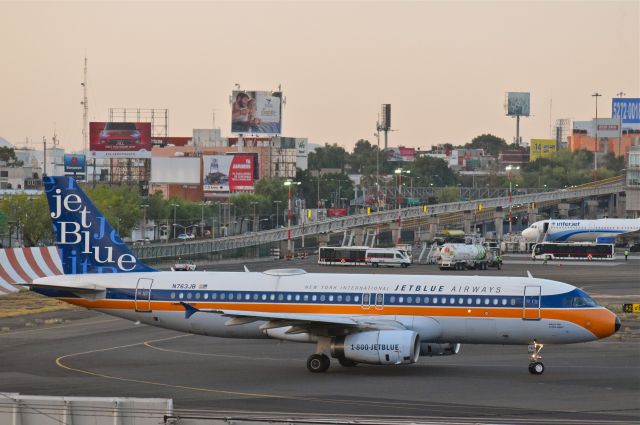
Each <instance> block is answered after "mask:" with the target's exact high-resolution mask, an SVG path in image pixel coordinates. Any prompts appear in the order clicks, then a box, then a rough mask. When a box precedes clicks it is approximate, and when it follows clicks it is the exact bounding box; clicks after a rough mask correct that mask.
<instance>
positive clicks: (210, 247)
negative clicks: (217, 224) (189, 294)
mask: <svg viewBox="0 0 640 425" xmlns="http://www.w3.org/2000/svg"><path fill="white" fill-rule="evenodd" d="M596 183H597V182H595V183H591V184H588V185H585V186H582V187H577V188H573V189H562V190H556V191H552V192H543V193H529V194H524V195H514V196H512V200H511V201H509V197H499V198H490V199H483V200H476V201H462V202H451V203H446V204H436V205H429V206H428V207H427V211H426V213H425V212H424V211H423V208H422V207H421V206H420V207H408V208H400V209H394V210H387V211H380V212H372V213H371V215H367V214H357V215H351V216H347V217H340V218H335V219H330V220H325V221H320V222H316V223H305V224H304V226H303V225H297V226H291V239H296V238H299V237H300V236H301V235H302V234H303V231H304V235H305V236H313V235H318V234H323V233H332V232H342V231H345V230H349V229H354V228H359V227H373V226H384V225H388V224H390V223H394V222H398V220H400V221H401V222H402V223H406V222H407V221H409V222H412V221H413V222H415V221H416V220H419V219H426V218H427V217H430V216H439V215H443V214H448V215H450V214H456V213H458V214H461V213H462V212H464V211H476V210H477V208H478V205H479V204H480V203H481V204H482V207H483V210H490V209H495V208H498V207H501V208H508V207H509V206H510V205H518V204H520V205H528V204H531V203H532V202H535V203H536V204H542V203H559V202H561V201H564V200H571V199H579V198H589V197H595V196H604V195H611V194H615V193H619V192H623V191H624V182H623V181H622V179H617V178H616V179H610V180H609V181H606V182H600V185H595V184H596ZM303 228H304V230H303ZM288 231H289V229H287V228H280V229H272V230H266V231H261V232H255V233H254V232H251V233H244V234H242V235H237V236H229V237H223V238H216V239H210V240H199V241H191V242H179V243H169V244H162V245H146V246H138V247H133V248H132V249H133V251H134V253H135V254H136V256H137V257H138V258H140V259H142V260H161V259H169V258H177V257H180V256H185V257H186V256H197V255H206V254H210V253H215V252H220V251H226V250H232V249H238V248H245V247H251V246H257V245H266V244H270V243H273V242H278V241H283V240H287V234H288Z"/></svg>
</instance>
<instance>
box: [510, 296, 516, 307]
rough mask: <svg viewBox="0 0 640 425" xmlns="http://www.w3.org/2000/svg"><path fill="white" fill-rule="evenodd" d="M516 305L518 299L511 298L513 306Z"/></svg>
mask: <svg viewBox="0 0 640 425" xmlns="http://www.w3.org/2000/svg"><path fill="white" fill-rule="evenodd" d="M515 305H516V299H515V298H511V306H515Z"/></svg>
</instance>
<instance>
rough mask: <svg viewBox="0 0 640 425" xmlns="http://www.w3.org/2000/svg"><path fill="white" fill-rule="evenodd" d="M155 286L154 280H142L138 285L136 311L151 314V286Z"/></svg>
mask: <svg viewBox="0 0 640 425" xmlns="http://www.w3.org/2000/svg"><path fill="white" fill-rule="evenodd" d="M152 285H153V279H147V278H140V279H138V284H137V285H136V292H135V305H136V311H139V312H149V311H151V286H152Z"/></svg>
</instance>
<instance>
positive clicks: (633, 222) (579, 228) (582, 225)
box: [522, 218, 640, 243]
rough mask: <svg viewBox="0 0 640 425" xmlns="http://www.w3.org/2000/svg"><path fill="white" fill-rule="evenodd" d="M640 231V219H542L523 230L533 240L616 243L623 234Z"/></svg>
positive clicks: (523, 234) (525, 236)
mask: <svg viewBox="0 0 640 425" xmlns="http://www.w3.org/2000/svg"><path fill="white" fill-rule="evenodd" d="M636 232H640V219H637V218H635V219H633V218H632V219H627V218H601V219H599V220H542V221H536V222H535V223H533V224H532V225H531V226H529V227H528V228H526V229H524V230H523V231H522V236H524V238H525V239H527V240H528V241H531V242H541V241H545V242H597V243H614V242H615V240H616V238H617V237H619V236H622V235H626V236H629V234H631V233H636Z"/></svg>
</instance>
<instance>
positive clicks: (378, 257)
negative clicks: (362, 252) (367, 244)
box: [366, 248, 411, 268]
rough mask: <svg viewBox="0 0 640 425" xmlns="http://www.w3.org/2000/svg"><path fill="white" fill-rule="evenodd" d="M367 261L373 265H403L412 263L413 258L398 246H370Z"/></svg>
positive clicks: (403, 266) (404, 266)
mask: <svg viewBox="0 0 640 425" xmlns="http://www.w3.org/2000/svg"><path fill="white" fill-rule="evenodd" d="M366 261H367V263H368V264H370V265H371V266H373V267H380V266H383V267H402V268H407V267H409V266H410V265H411V259H410V258H409V257H408V256H407V254H406V253H405V252H404V251H403V250H400V249H397V248H369V249H367V252H366Z"/></svg>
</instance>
